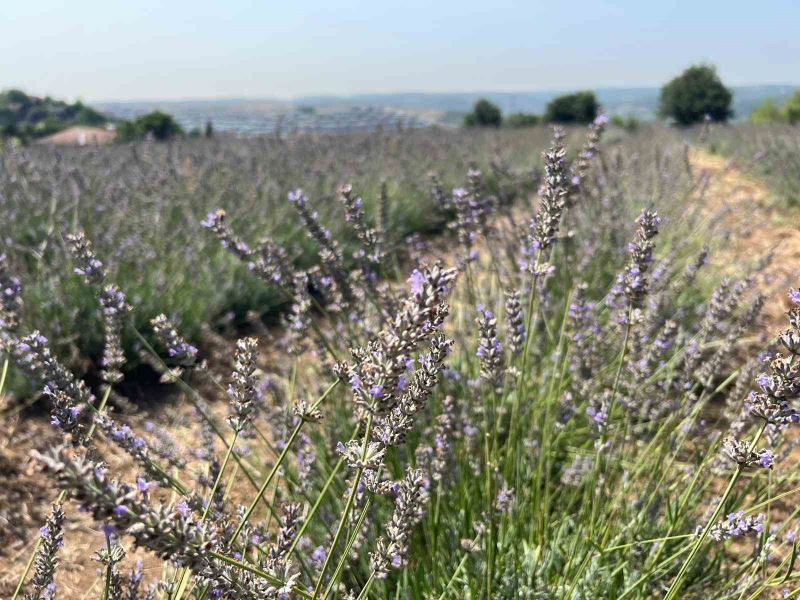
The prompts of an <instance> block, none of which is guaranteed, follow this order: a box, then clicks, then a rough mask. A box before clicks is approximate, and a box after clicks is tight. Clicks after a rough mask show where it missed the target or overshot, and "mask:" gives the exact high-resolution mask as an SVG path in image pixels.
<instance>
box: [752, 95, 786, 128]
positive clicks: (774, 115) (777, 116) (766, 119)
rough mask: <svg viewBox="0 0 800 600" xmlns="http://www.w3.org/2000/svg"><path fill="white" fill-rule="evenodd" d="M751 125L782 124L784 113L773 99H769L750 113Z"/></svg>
mask: <svg viewBox="0 0 800 600" xmlns="http://www.w3.org/2000/svg"><path fill="white" fill-rule="evenodd" d="M750 122H751V123H756V124H759V123H782V122H783V111H782V110H781V107H780V106H778V105H777V104H776V103H775V101H774V100H773V99H772V98H767V99H766V100H764V102H762V103H761V104H760V105H759V106H758V107H756V109H755V110H754V111H753V112H752V113H750Z"/></svg>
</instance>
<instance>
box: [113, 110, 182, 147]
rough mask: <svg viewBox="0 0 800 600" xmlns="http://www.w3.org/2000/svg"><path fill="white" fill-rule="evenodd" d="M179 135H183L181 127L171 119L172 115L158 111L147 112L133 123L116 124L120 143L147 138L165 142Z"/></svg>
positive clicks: (121, 122)
mask: <svg viewBox="0 0 800 600" xmlns="http://www.w3.org/2000/svg"><path fill="white" fill-rule="evenodd" d="M179 135H183V129H182V128H181V126H180V125H178V123H177V121H175V119H173V118H172V115H169V114H167V113H165V112H161V111H160V110H154V111H152V112H149V113H147V114H146V115H142V116H141V117H137V118H136V119H134V120H133V121H120V122H119V123H117V136H118V138H119V139H120V140H121V141H132V140H136V139H142V138H145V137H148V136H152V137H153V138H154V139H156V140H159V141H165V140H169V139H172V138H174V137H176V136H179Z"/></svg>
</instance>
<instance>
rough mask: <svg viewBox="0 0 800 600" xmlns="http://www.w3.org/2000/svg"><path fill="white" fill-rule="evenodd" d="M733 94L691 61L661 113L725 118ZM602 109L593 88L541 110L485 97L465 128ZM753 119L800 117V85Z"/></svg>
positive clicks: (555, 119) (668, 91)
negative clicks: (504, 106) (505, 107)
mask: <svg viewBox="0 0 800 600" xmlns="http://www.w3.org/2000/svg"><path fill="white" fill-rule="evenodd" d="M732 102H733V93H732V92H731V90H730V89H729V88H728V87H726V86H725V85H724V84H723V83H722V81H721V80H720V78H719V76H718V75H717V72H716V69H715V68H714V67H713V66H711V65H703V64H701V65H693V66H691V67H689V68H688V69H686V70H685V71H684V72H683V73H681V74H680V75H679V76H677V77H675V78H674V79H672V80H671V81H669V82H668V83H666V84H665V85H664V86H663V87H662V88H661V96H660V102H659V104H660V106H659V116H660V117H661V118H662V119H665V120H667V121H669V122H672V123H674V124H676V125H681V126H686V125H693V124H695V123H700V122H703V121H715V122H726V121H727V120H728V119H730V118H731V117H733V109H732ZM600 110H601V108H600V105H599V103H598V101H597V98H596V96H595V94H594V92H592V91H581V92H575V93H573V94H564V95H562V96H558V97H556V98H554V99H553V100H551V101H550V102H549V103H548V104H547V107H546V109H545V112H544V114H543V115H537V114H533V113H522V112H519V113H512V114H510V115H508V116H507V117H504V116H503V114H502V111H501V110H500V108H499V107H498V106H497V105H495V104H493V103H492V102H490V101H489V100H487V99H481V100H478V101H477V102H476V103H475V106H474V108H473V110H472V112H470V113H468V114H466V115H465V116H464V125H465V126H467V127H501V126H504V127H530V126H533V125H538V124H539V123H559V124H572V123H575V124H585V123H590V122H592V121H593V120H594V119H595V118H597V115H598V113H599V111H600ZM751 120H753V121H754V122H784V123H797V122H800V90H798V91H797V92H796V93H795V95H794V96H792V97H791V98H790V99H789V100H788V101H787V102H786V103H785V104H784V105H783V106H778V105H777V104H775V103H774V102H773V101H771V100H766V101H765V102H764V104H762V105H761V106H760V107H759V108H757V109H756V110H755V111H754V112H753V113H752V115H751ZM611 121H612V122H613V123H614V124H616V125H619V126H622V127H625V128H626V129H635V128H636V127H637V126H638V124H639V122H638V121H637V120H636V119H635V118H633V117H627V118H623V117H622V116H620V115H614V116H613V117H612V118H611Z"/></svg>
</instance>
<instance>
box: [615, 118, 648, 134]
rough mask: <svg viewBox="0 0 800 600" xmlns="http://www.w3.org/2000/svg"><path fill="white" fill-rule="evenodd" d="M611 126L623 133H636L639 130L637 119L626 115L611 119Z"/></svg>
mask: <svg viewBox="0 0 800 600" xmlns="http://www.w3.org/2000/svg"><path fill="white" fill-rule="evenodd" d="M611 124H612V125H614V126H615V127H621V128H622V129H624V130H625V131H636V130H637V129H639V126H640V125H641V122H640V121H639V119H637V118H636V117H634V116H632V115H628V116H627V117H623V116H621V115H614V116H613V117H611Z"/></svg>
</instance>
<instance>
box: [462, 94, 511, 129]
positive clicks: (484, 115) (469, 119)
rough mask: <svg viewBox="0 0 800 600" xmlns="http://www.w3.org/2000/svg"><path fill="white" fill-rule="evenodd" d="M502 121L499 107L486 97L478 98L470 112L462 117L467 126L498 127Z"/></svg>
mask: <svg viewBox="0 0 800 600" xmlns="http://www.w3.org/2000/svg"><path fill="white" fill-rule="evenodd" d="M502 122H503V114H502V113H501V112H500V109H499V108H498V107H497V105H495V104H492V103H491V102H489V101H488V100H486V99H482V100H478V101H477V102H476V103H475V107H474V108H473V109H472V112H471V113H469V114H468V115H466V116H465V117H464V125H466V126H467V127H500V124H501V123H502Z"/></svg>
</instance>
